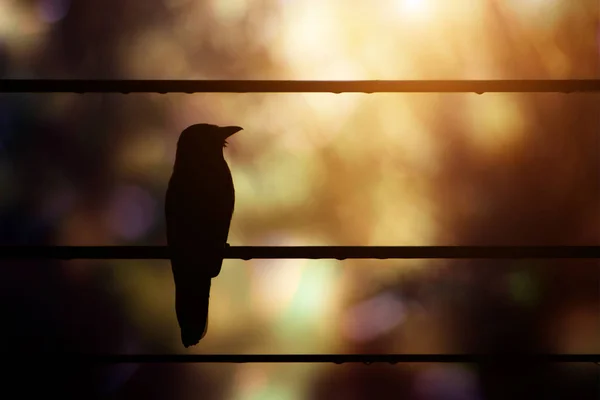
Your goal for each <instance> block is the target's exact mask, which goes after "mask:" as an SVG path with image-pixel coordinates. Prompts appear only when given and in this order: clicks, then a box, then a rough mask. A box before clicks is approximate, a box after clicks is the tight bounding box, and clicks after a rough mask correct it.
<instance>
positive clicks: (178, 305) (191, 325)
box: [173, 268, 211, 348]
mask: <svg viewBox="0 0 600 400" xmlns="http://www.w3.org/2000/svg"><path fill="white" fill-rule="evenodd" d="M173 275H174V277H175V311H176V314H177V321H178V322H179V328H180V329H181V342H182V343H183V345H184V346H185V347H186V348H187V347H190V346H194V345H196V344H198V342H199V341H200V340H201V339H202V338H203V337H204V336H205V335H206V332H207V330H208V305H209V298H210V284H211V278H210V277H207V276H205V275H201V276H187V275H188V274H185V273H181V272H177V271H176V270H175V268H174V269H173ZM194 275H200V274H194Z"/></svg>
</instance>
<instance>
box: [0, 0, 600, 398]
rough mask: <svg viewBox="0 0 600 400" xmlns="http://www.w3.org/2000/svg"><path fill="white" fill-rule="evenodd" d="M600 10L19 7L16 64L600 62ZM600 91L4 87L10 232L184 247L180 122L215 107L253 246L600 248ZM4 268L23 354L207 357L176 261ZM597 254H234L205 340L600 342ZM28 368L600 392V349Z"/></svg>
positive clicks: (298, 346) (264, 394)
mask: <svg viewBox="0 0 600 400" xmlns="http://www.w3.org/2000/svg"><path fill="white" fill-rule="evenodd" d="M599 22H600V5H599V3H598V2H597V1H596V0H578V1H566V0H562V1H558V0H548V1H516V0H511V1H498V0H481V1H474V0H454V1H451V2H449V1H439V0H382V1H379V2H376V4H375V3H373V2H359V1H351V2H349V1H348V0H328V1H316V0H313V1H310V0H303V1H295V2H291V1H282V0H255V1H242V0H235V1H233V0H230V1H217V0H212V1H208V0H206V1H194V0H163V1H154V2H143V1H132V0H130V1H118V0H106V1H92V0H88V1H78V2H75V1H73V2H71V1H69V0H38V1H34V0H27V1H22V0H19V1H15V0H5V1H3V2H0V74H1V75H2V77H3V78H24V77H28V78H98V79H100V78H107V79H119V78H139V79H504V78H512V79H569V78H575V79H579V78H596V79H598V78H600V45H599V42H598V38H599V37H600V29H599ZM599 96H600V95H598V94H569V95H564V94H512V93H510V94H489V93H488V94H485V95H481V96H479V95H475V94H370V95H366V94H340V95H335V94H195V95H179V94H169V95H159V94H156V95H141V94H135V95H127V96H125V95H120V94H105V95H100V94H86V95H77V94H35V95H32V94H10V95H7V94H3V95H1V96H0V243H1V244H46V245H127V244H133V245H163V244H164V243H165V238H164V222H163V196H164V191H165V188H166V183H167V180H168V178H169V176H170V173H171V168H172V162H173V157H174V150H175V144H176V140H177V137H178V135H179V133H180V132H181V130H182V129H183V128H185V127H186V126H188V125H190V124H192V123H196V122H210V123H216V124H223V125H225V124H236V125H241V126H243V127H244V131H242V132H240V133H239V134H237V135H236V136H235V137H234V138H232V140H230V145H229V147H228V148H227V149H226V158H227V159H228V161H229V164H230V167H231V169H232V172H233V175H234V181H235V184H236V192H237V204H236V211H235V214H234V218H233V223H232V228H231V233H230V240H229V242H230V243H231V244H232V245H292V246H293V245H438V244H439V245H446V244H450V245H479V244H481V245H483V244H488V245H494V244H511V245H600V212H599V211H600V210H599V209H598V208H599V205H600V143H599V132H600V120H599V118H598V115H599V112H600V109H599V107H600V106H599V105H600V97H599ZM3 264H6V265H3V267H2V274H3V276H2V280H1V292H0V293H2V296H3V302H2V304H3V310H2V311H3V315H6V316H7V318H8V319H7V320H5V321H4V322H5V325H6V326H7V327H8V328H7V329H5V330H4V332H3V334H4V337H3V338H2V341H1V343H3V345H4V346H5V348H7V349H8V348H11V349H21V348H22V349H29V350H32V351H36V350H44V349H69V350H77V349H79V350H85V351H113V352H130V353H136V352H138V353H139V352H182V351H183V349H182V348H181V346H180V344H179V336H178V330H177V325H176V320H175V316H174V299H173V285H172V281H171V279H172V278H171V275H170V268H169V264H168V263H166V262H162V261H153V262H150V261H145V260H140V261H118V260H115V261H87V260H81V261H70V262H63V263H53V262H46V263H3ZM597 265H598V264H597V261H596V260H589V261H585V260H542V261H539V262H535V263H533V262H516V261H515V262H509V261H495V262H491V261H481V260H473V261H460V260H452V261H450V260H449V261H431V260H406V261H402V260H372V261H366V260H345V261H342V262H339V261H330V260H318V261H315V260H312V261H310V260H253V261H237V260H228V261H226V262H225V268H223V272H222V273H221V275H220V276H219V277H218V278H217V279H216V280H215V283H214V284H213V289H212V299H213V300H212V302H211V315H210V318H211V319H210V329H209V333H208V335H207V337H206V338H205V339H204V340H203V341H202V343H201V344H200V345H199V346H197V347H196V348H194V349H192V350H190V351H192V352H206V353H244V354H247V353H319V352H322V353H335V352H341V353H355V352H358V353H361V352H365V353H369V352H371V353H377V352H408V353H432V352H440V353H446V352H467V351H484V352H490V351H514V350H522V351H547V352H568V353H579V352H587V353H598V352H600V339H599V338H600V304H599V301H598V299H599V295H600V293H599V291H600V289H599V288H600V281H599V279H600V277H599V273H598V268H597ZM23 368H25V370H27V371H29V373H30V375H27V376H28V377H29V378H28V379H35V382H36V384H35V385H31V384H29V385H27V386H26V387H31V388H32V389H38V388H45V390H46V393H49V392H50V391H49V390H50V389H55V390H56V391H62V393H63V394H65V393H70V394H73V395H74V396H79V397H78V398H91V396H92V395H93V393H96V394H97V393H100V392H101V391H102V390H104V392H106V391H111V393H113V394H114V396H115V397H116V398H123V399H124V398H135V397H144V398H164V397H167V396H168V397H169V398H174V399H178V398H182V399H183V398H188V397H189V396H191V395H192V394H194V393H203V394H204V398H232V399H233V398H235V399H255V398H257V399H258V398H260V399H270V398H273V399H301V398H317V399H319V398H328V399H332V398H338V397H339V398H344V399H359V398H360V399H362V398H368V397H369V396H370V395H375V397H381V396H378V395H377V394H378V393H379V394H382V395H383V394H386V393H394V396H395V397H398V398H407V399H409V398H410V399H423V400H429V399H458V398H460V399H506V398H552V399H554V398H557V399H558V398H566V397H568V398H577V399H592V398H597V393H598V390H599V389H598V387H597V369H595V368H596V367H594V366H593V365H590V366H552V365H548V366H540V367H538V368H535V369H529V370H525V369H524V368H525V367H523V366H519V365H509V366H504V367H499V366H498V367H495V368H491V367H488V368H484V367H481V368H475V366H469V367H468V368H467V367H466V366H460V365H457V366H436V365H396V366H362V365H344V366H329V365H302V364H299V365H286V366H280V365H268V364H267V365H263V364H256V365H255V364H241V365H216V366H215V365H210V366H209V365H192V364H184V365H139V366H129V367H128V368H125V369H119V368H116V367H115V368H112V369H110V370H108V371H104V372H102V371H100V372H98V371H97V370H93V371H91V370H87V369H82V368H74V367H73V366H71V367H70V368H69V369H61V368H59V366H53V367H52V368H49V369H43V372H44V375H43V376H44V377H45V378H44V377H42V376H41V375H33V373H32V372H31V369H32V368H33V367H32V366H31V365H26V366H24V367H23ZM40 368H41V367H40ZM65 368H66V367H65ZM14 371H21V370H20V369H18V368H17V367H16V366H15V367H14ZM65 371H67V372H66V373H65ZM107 372H108V373H107ZM92 373H93V374H92ZM34 377H35V378H34ZM67 377H70V378H67ZM98 379H100V380H98ZM92 381H94V382H97V383H98V382H99V386H92V385H91V383H90V382H92ZM42 382H43V383H42ZM74 382H80V383H79V384H75V383H74ZM30 383H31V382H30ZM44 385H45V386H44ZM67 387H68V388H69V389H68V390H67ZM21 390H23V389H22V388H21Z"/></svg>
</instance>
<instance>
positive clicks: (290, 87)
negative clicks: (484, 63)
mask: <svg viewBox="0 0 600 400" xmlns="http://www.w3.org/2000/svg"><path fill="white" fill-rule="evenodd" d="M59 92H60V93H123V94H127V93H377V92H395V93H399V92H405V93H479V94H481V93H486V92H488V93H489V92H522V93H525V92H553V93H573V92H600V79H562V80H559V79H551V80H547V79H525V80H515V79H512V80H358V81H356V80H355V81H337V80H335V81H328V80H98V79H93V80H89V79H85V80H83V79H2V80H0V93H59Z"/></svg>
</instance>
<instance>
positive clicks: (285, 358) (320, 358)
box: [2, 353, 600, 364]
mask: <svg viewBox="0 0 600 400" xmlns="http://www.w3.org/2000/svg"><path fill="white" fill-rule="evenodd" d="M2 355H3V358H4V359H5V361H8V360H11V359H12V360H17V361H27V362H31V361H35V362H43V361H47V362H52V363H55V362H87V363H114V364H116V363H335V364H343V363H365V364H372V363H390V364H396V363H519V364H524V363H592V362H593V363H598V362H600V354H520V353H512V354H511V353H499V354H81V353H3V354H2Z"/></svg>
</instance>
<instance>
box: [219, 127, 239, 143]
mask: <svg viewBox="0 0 600 400" xmlns="http://www.w3.org/2000/svg"><path fill="white" fill-rule="evenodd" d="M242 129H244V128H240V127H239V126H222V127H221V128H220V131H221V133H222V134H223V140H225V139H227V138H228V137H229V136H231V135H233V134H234V133H236V132H239V131H241V130H242Z"/></svg>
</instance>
